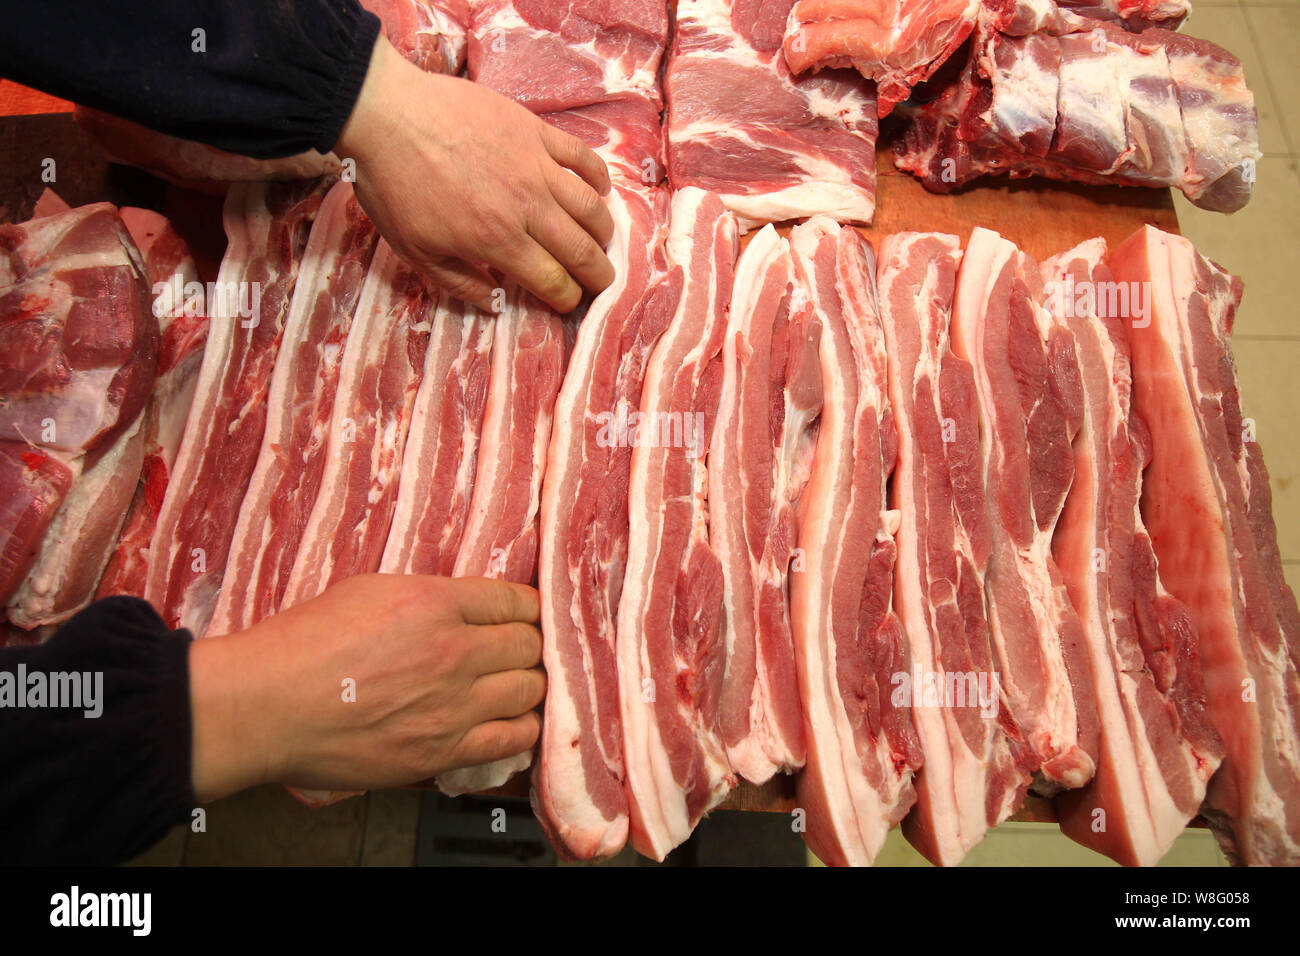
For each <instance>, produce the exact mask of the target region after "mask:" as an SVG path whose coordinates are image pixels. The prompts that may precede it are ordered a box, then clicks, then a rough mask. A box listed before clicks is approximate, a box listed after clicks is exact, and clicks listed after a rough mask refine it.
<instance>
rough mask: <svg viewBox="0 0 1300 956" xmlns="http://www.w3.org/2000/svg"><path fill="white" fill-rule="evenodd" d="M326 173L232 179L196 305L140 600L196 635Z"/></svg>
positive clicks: (256, 436)
mask: <svg viewBox="0 0 1300 956" xmlns="http://www.w3.org/2000/svg"><path fill="white" fill-rule="evenodd" d="M328 185H329V183H328V182H326V181H321V182H300V183H284V184H279V183H273V184H268V183H240V184H237V185H235V186H232V187H231V190H230V193H229V195H228V196H227V197H226V205H225V216H224V218H225V225H226V235H227V238H228V240H229V242H228V245H227V247H226V255H225V258H224V259H223V260H222V263H221V269H220V271H219V273H218V275H217V284H216V286H215V287H214V289H213V292H212V296H211V297H210V300H209V302H208V313H209V315H210V328H209V332H208V345H207V347H206V348H205V350H204V353H203V366H202V368H201V369H200V371H199V381H198V384H197V385H196V387H195V395H194V403H193V405H192V406H191V408H190V414H189V417H188V419H187V420H186V424H185V435H184V438H183V440H182V442H181V448H180V451H179V452H178V453H177V455H176V463H175V468H174V469H173V470H172V477H171V480H170V481H169V482H168V484H167V494H166V496H165V497H164V499H163V504H162V508H161V509H160V511H159V514H158V526H157V529H156V530H155V531H154V537H153V543H152V544H151V545H150V548H149V576H148V579H147V581H146V584H145V597H146V598H147V599H148V601H149V602H150V603H151V604H153V606H154V607H155V608H157V609H158V612H159V613H160V614H161V615H162V616H163V619H164V620H165V621H167V622H168V623H169V624H170V625H171V626H173V627H176V626H180V627H188V628H190V629H191V630H192V631H193V632H194V633H195V634H196V635H201V634H203V633H204V631H206V629H207V624H208V620H209V619H210V618H211V616H212V611H213V608H214V607H215V605H216V600H217V592H218V590H219V589H220V586H221V578H222V575H223V574H224V573H225V568H226V558H227V555H228V554H229V549H230V542H231V536H232V535H233V534H234V530H235V523H236V521H237V519H238V516H239V506H240V503H241V502H242V500H243V496H244V491H245V490H246V489H247V487H248V481H249V478H250V477H251V476H252V473H253V469H254V466H255V465H256V463H257V456H258V449H259V448H260V447H261V442H262V432H263V430H264V428H265V426H266V416H267V405H266V393H267V389H268V387H269V385H270V381H271V374H272V370H273V368H274V366H275V359H276V354H277V352H278V350H279V347H280V338H281V335H282V333H283V330H284V323H285V319H286V317H287V316H288V313H289V304H290V301H291V299H292V297H293V291H294V286H295V284H296V283H297V280H298V268H299V266H300V265H301V262H302V255H303V251H304V249H305V247H306V245H307V236H308V233H309V231H310V229H311V223H312V220H313V219H314V218H315V216H316V212H317V210H318V209H319V208H320V204H321V200H322V198H323V197H324V195H325V190H326V187H327V186H328Z"/></svg>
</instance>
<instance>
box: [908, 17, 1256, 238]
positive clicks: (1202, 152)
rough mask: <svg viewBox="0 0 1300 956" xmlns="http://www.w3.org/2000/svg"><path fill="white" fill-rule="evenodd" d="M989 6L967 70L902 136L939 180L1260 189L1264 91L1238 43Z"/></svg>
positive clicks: (1230, 206) (1217, 196) (1224, 201)
mask: <svg viewBox="0 0 1300 956" xmlns="http://www.w3.org/2000/svg"><path fill="white" fill-rule="evenodd" d="M982 17H983V18H982V19H981V22H980V26H979V29H978V30H977V31H976V35H975V38H974V40H973V41H972V47H971V54H970V58H969V60H968V62H967V64H966V66H965V69H964V71H963V72H962V73H961V75H960V77H959V78H958V79H956V80H954V81H953V82H952V83H950V84H949V85H947V86H946V87H944V88H943V89H942V91H941V93H940V94H939V95H938V96H937V97H936V98H935V99H934V100H933V101H932V102H930V103H929V104H927V105H926V106H924V107H923V108H921V109H920V110H918V111H917V112H916V114H915V115H914V116H913V118H912V120H911V123H910V124H909V126H908V127H907V129H906V130H905V131H904V135H903V137H902V138H901V139H900V140H899V141H898V142H897V143H896V144H895V147H894V150H895V154H896V156H895V162H896V164H897V165H898V166H899V168H901V169H906V170H908V171H909V172H912V173H914V174H916V175H917V176H919V177H920V178H921V180H922V182H923V183H924V185H925V187H926V188H927V189H930V190H931V191H934V192H948V191H950V190H952V189H954V188H956V187H958V186H960V185H962V184H964V183H966V182H969V181H970V180H972V179H975V178H977V177H978V176H981V175H985V174H990V173H992V174H996V173H1010V174H1011V175H1012V176H1028V175H1040V176H1047V177H1050V178H1054V179H1067V180H1075V181H1078V182H1083V183H1092V184H1097V185H1104V184H1106V183H1116V184H1120V185H1130V186H1174V187H1176V188H1178V189H1180V190H1182V192H1183V193H1184V194H1185V195H1186V196H1187V198H1188V199H1190V200H1191V201H1192V202H1193V203H1195V204H1196V205H1198V206H1201V207H1202V208H1205V209H1211V210H1215V211H1220V212H1233V211H1235V210H1237V209H1240V208H1241V207H1242V206H1244V205H1245V204H1246V202H1247V201H1248V200H1249V199H1250V190H1251V185H1252V183H1253V181H1254V171H1255V162H1256V160H1257V159H1258V158H1259V156H1260V152H1259V148H1258V135H1257V128H1256V116H1255V103H1254V98H1253V97H1252V96H1251V93H1250V91H1249V90H1248V89H1247V88H1246V84H1245V79H1244V77H1243V75H1242V70H1241V64H1240V63H1239V62H1238V61H1237V59H1236V58H1235V57H1233V56H1232V55H1231V54H1229V53H1228V52H1227V51H1225V50H1223V49H1221V48H1220V47H1217V46H1215V45H1214V44H1212V43H1208V42H1206V41H1204V40H1197V39H1194V38H1192V37H1185V36H1182V35H1181V34H1177V33H1171V32H1170V31H1168V30H1162V29H1156V28H1151V29H1147V30H1144V31H1143V32H1142V33H1140V34H1133V33H1128V32H1125V31H1124V30H1122V29H1121V28H1119V27H1118V26H1116V25H1114V24H1113V23H1108V22H1102V21H1097V20H1083V19H1080V18H1078V17H1074V16H1071V15H1068V14H1064V13H1060V12H1055V15H1054V16H1051V17H1047V18H1046V19H1045V20H1043V21H1042V22H1041V23H1040V24H1036V25H1035V28H1034V30H1033V31H1032V32H1028V33H1021V32H1016V31H1018V29H1019V28H1018V27H1016V26H1014V25H1004V26H1001V27H999V26H998V22H997V15H996V14H993V13H990V14H988V15H982Z"/></svg>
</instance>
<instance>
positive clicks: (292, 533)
mask: <svg viewBox="0 0 1300 956" xmlns="http://www.w3.org/2000/svg"><path fill="white" fill-rule="evenodd" d="M377 241H378V234H377V233H376V231H375V228H374V226H372V225H371V224H370V220H369V219H367V218H366V215H365V213H364V212H362V210H361V206H360V204H359V203H358V202H357V200H356V197H355V195H354V194H353V189H352V184H351V183H346V182H340V183H336V184H335V185H334V186H333V187H332V188H331V189H330V191H329V192H328V193H327V194H326V196H325V199H324V201H323V203H322V204H321V208H320V212H319V213H318V214H317V216H316V219H315V221H314V223H313V224H312V227H311V235H310V236H309V237H308V240H307V247H306V249H305V250H304V251H303V256H302V265H301V266H300V267H299V275H298V282H297V284H296V286H295V288H294V293H293V299H292V301H291V302H290V304H289V314H288V318H286V319H285V323H284V334H283V339H282V341H281V343H280V348H279V351H278V354H277V356H276V360H275V369H274V371H273V372H272V374H271V381H270V386H269V388H268V390H267V395H266V405H267V418H266V428H265V430H264V432H263V435H262V442H261V449H260V451H259V452H258V456H257V464H256V465H255V466H254V468H253V474H252V476H251V478H250V479H249V482H248V490H247V491H246V492H245V493H244V499H243V503H242V504H241V505H240V508H239V517H238V520H237V521H236V524H235V529H234V534H233V538H232V540H231V545H230V556H229V559H228V560H227V562H226V568H225V574H224V576H223V577H222V582H221V593H220V595H219V596H218V598H217V602H216V608H215V610H214V612H213V615H212V621H211V623H210V625H209V627H210V629H211V631H212V633H214V634H226V633H229V632H232V631H241V630H243V629H245V628H247V627H250V626H252V625H253V624H256V623H257V622H258V621H260V620H262V619H263V618H266V617H269V616H270V615H272V614H274V613H275V612H276V611H278V610H279V609H280V605H281V603H282V601H283V600H284V594H285V590H286V588H287V586H288V582H289V573H290V571H291V570H292V568H293V562H294V558H295V557H296V556H297V553H298V546H299V544H300V542H301V540H302V536H303V534H304V532H305V530H306V527H307V519H308V516H309V515H310V514H311V510H312V507H313V506H314V505H315V503H316V498H317V495H318V494H319V491H320V487H321V477H322V474H323V472H324V469H325V457H326V442H325V440H326V437H327V431H328V428H329V422H330V419H331V417H332V414H333V410H334V402H335V394H336V391H337V389H338V384H339V376H340V371H341V365H342V357H343V348H344V343H345V342H346V340H347V336H348V330H349V329H350V328H351V326H352V318H353V314H354V313H355V312H356V307H357V299H358V297H359V296H360V293H361V287H362V283H363V281H364V279H365V275H366V268H367V267H368V266H369V264H370V258H371V256H372V255H373V253H374V249H375V243H376V242H377Z"/></svg>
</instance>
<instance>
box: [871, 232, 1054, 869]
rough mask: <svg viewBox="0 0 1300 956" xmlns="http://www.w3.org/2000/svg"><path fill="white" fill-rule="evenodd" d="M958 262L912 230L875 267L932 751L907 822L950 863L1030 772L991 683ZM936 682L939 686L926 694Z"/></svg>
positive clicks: (916, 676) (898, 569) (911, 623)
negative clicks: (956, 309) (958, 315)
mask: <svg viewBox="0 0 1300 956" xmlns="http://www.w3.org/2000/svg"><path fill="white" fill-rule="evenodd" d="M960 261H961V244H960V243H959V242H958V240H957V238H956V237H955V236H947V235H942V234H939V233H916V232H904V233H897V234H895V235H891V236H888V237H886V238H885V240H884V242H882V243H881V246H880V256H879V260H878V263H877V270H876V283H877V289H878V293H879V301H880V316H881V324H882V325H883V327H884V330H885V341H886V352H887V354H888V357H889V392H890V404H891V406H892V408H893V413H894V417H895V420H896V422H897V424H898V442H899V444H898V464H897V466H896V467H895V469H894V475H893V481H892V482H891V485H890V506H891V507H892V508H894V509H895V510H896V511H897V512H898V514H899V517H900V526H899V529H898V533H897V534H896V535H895V541H896V542H897V545H898V558H897V560H896V562H895V564H894V599H893V606H894V611H895V613H896V614H897V615H898V618H899V621H900V622H901V624H902V627H903V633H904V634H905V635H906V636H907V643H908V650H909V657H910V663H911V671H910V674H909V675H908V676H909V679H908V681H907V682H906V683H905V684H904V689H905V690H908V691H910V693H908V694H907V695H906V696H907V698H908V699H910V701H911V703H912V720H913V722H914V724H915V727H916V731H917V736H918V738H919V739H920V743H921V752H922V756H923V758H924V765H923V766H922V767H921V769H920V771H919V772H918V773H917V775H916V777H915V779H914V784H915V787H916V796H917V801H916V806H915V807H914V808H913V810H912V812H911V813H910V814H908V816H907V818H906V819H905V820H904V821H903V831H904V833H905V834H906V836H907V838H908V840H910V841H911V842H912V844H913V845H914V846H915V847H916V848H917V849H918V850H920V851H921V852H922V853H923V854H925V856H926V857H927V858H928V859H929V860H930V861H931V862H933V863H936V864H940V865H946V866H952V865H955V864H957V863H959V862H961V860H962V858H963V857H964V856H965V855H966V854H967V852H969V851H970V849H971V848H972V847H974V846H975V845H976V844H977V843H979V842H980V840H982V839H983V838H984V834H985V833H986V832H987V831H988V829H989V828H990V827H994V826H997V825H998V824H999V823H1001V822H1002V821H1003V820H1005V819H1006V818H1007V817H1008V816H1010V815H1011V813H1012V812H1013V811H1014V810H1015V808H1016V807H1017V806H1019V805H1020V802H1021V800H1022V799H1023V797H1024V790H1025V786H1026V785H1027V783H1028V782H1029V778H1028V775H1027V773H1024V772H1022V768H1021V767H1018V766H1017V763H1016V760H1015V757H1014V755H1013V754H1012V752H1011V748H1010V745H1009V742H1008V740H1007V738H1006V737H1005V735H1004V734H1003V731H1002V728H1001V724H1000V720H999V717H1000V716H1001V715H1000V713H999V712H1000V711H1001V706H1000V703H999V701H998V696H997V690H998V689H997V687H996V685H995V684H994V683H993V678H994V674H995V670H994V664H993V650H992V644H991V642H990V639H989V630H988V623H987V619H986V616H985V608H984V569H985V567H986V565H987V562H988V555H989V547H990V532H989V527H988V516H987V515H986V513H985V510H984V479H983V477H982V474H981V471H980V449H979V437H978V436H979V410H978V408H977V404H976V403H977V398H976V394H975V373H974V371H973V370H972V368H971V366H970V363H968V362H966V361H965V360H963V359H961V358H958V357H957V356H956V355H954V354H953V352H952V351H951V350H950V348H949V339H948V325H949V315H950V311H951V304H952V300H953V293H954V291H955V288H956V277H957V268H958V263H959V262H960ZM932 682H933V683H937V684H938V687H935V688H934V689H933V690H932V691H931V693H929V694H924V693H922V691H921V688H922V687H923V686H924V685H925V684H927V683H932ZM981 682H982V683H983V687H982V688H981V687H980V684H981ZM950 686H951V688H952V694H951V696H949V694H948V688H949V687H950ZM940 689H942V696H940V695H939V691H940ZM981 690H983V697H984V699H983V700H980V699H979V698H980V691H981Z"/></svg>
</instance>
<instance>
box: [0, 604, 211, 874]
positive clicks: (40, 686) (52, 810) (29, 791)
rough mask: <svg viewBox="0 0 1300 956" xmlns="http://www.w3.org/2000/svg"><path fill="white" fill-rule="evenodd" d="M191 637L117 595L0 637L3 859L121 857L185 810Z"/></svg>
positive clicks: (142, 846) (189, 787) (189, 789)
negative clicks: (16, 635) (38, 641)
mask: <svg viewBox="0 0 1300 956" xmlns="http://www.w3.org/2000/svg"><path fill="white" fill-rule="evenodd" d="M189 647H190V634H189V632H188V631H169V630H168V629H167V626H166V625H165V624H164V623H163V621H162V618H160V617H159V616H158V614H157V613H156V612H155V611H154V609H153V608H152V607H151V606H150V605H149V604H147V603H146V602H144V601H141V600H140V599H139V598H129V597H112V598H107V599H105V600H103V601H97V602H96V603H94V604H92V605H90V607H88V608H86V609H85V610H84V611H82V612H81V613H80V614H77V615H76V616H75V617H73V618H72V619H71V620H70V621H68V622H67V623H66V624H64V625H63V626H62V627H61V628H59V630H58V631H57V632H55V634H54V635H53V636H52V637H51V638H50V639H49V640H48V641H47V642H45V643H44V644H42V645H39V646H37V647H10V648H0V864H15V863H17V864H27V863H37V864H113V863H120V862H122V861H123V860H127V859H130V858H131V857H133V856H135V855H137V854H139V853H141V852H143V851H144V850H146V849H148V848H149V847H150V846H152V845H153V844H154V843H156V842H158V840H160V839H161V838H162V837H163V836H164V835H166V833H167V831H168V830H169V829H170V828H171V827H173V826H175V825H176V824H178V823H183V822H185V821H186V820H188V819H189V817H190V814H191V812H192V811H193V808H194V807H195V805H196V802H195V797H194V788H193V784H192V783H191V775H190V764H191V758H192V740H191V718H190V677H189ZM38 705H39V706H38ZM55 705H57V706H55Z"/></svg>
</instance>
